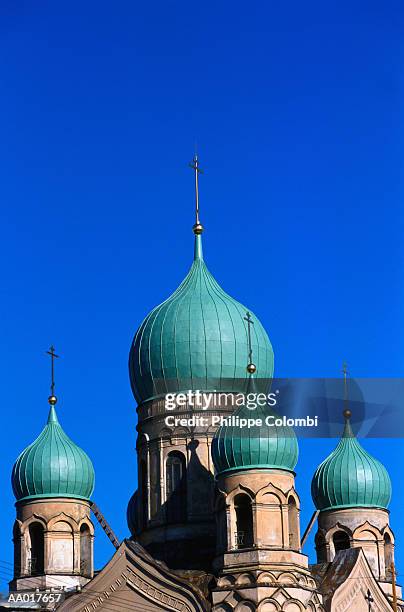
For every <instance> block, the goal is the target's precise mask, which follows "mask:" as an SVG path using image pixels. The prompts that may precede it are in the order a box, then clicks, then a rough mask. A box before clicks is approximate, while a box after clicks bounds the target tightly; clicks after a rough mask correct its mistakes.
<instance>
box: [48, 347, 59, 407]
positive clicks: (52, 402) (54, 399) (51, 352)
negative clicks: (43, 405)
mask: <svg viewBox="0 0 404 612" xmlns="http://www.w3.org/2000/svg"><path fill="white" fill-rule="evenodd" d="M46 354H47V355H50V357H51V386H50V390H51V394H50V396H49V397H48V402H49V404H50V405H51V406H54V405H55V404H56V402H57V401H58V398H57V397H56V395H55V359H57V358H59V355H56V353H55V347H54V346H53V344H52V346H51V347H50V349H49V351H46Z"/></svg>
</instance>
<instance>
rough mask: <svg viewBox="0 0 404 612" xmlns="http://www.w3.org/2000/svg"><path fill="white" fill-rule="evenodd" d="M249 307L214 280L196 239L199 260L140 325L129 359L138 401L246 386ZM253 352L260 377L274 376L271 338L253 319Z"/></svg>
mask: <svg viewBox="0 0 404 612" xmlns="http://www.w3.org/2000/svg"><path fill="white" fill-rule="evenodd" d="M246 312H247V309H246V307H245V306H243V305H242V304H240V303H239V302H237V301H236V300H234V299H233V298H231V297H230V296H229V295H228V294H227V293H225V292H224V291H223V289H222V288H221V287H220V286H219V285H218V283H217V282H216V281H215V279H214V278H213V276H212V274H211V273H210V272H209V270H208V269H207V267H206V264H205V262H204V260H203V256H202V239H201V236H200V235H196V236H195V257H194V262H193V264H192V266H191V269H190V271H189V273H188V274H187V276H186V278H185V279H184V281H183V282H182V283H181V285H180V286H179V287H178V289H177V290H176V291H175V292H174V293H173V294H172V295H171V296H170V297H169V298H168V299H167V300H166V301H165V302H163V303H162V304H160V305H159V306H157V307H156V308H154V310H152V312H151V313H150V314H149V315H148V316H147V317H146V318H145V320H144V321H143V323H142V324H141V326H140V327H139V329H138V331H137V333H136V335H135V338H134V340H133V343H132V347H131V351H130V356H129V373H130V380H131V385H132V390H133V393H134V396H135V398H136V400H137V402H138V403H140V402H142V401H146V400H148V399H151V398H153V397H158V396H160V395H163V394H165V393H168V392H171V393H172V392H178V391H184V390H188V389H200V390H206V391H215V390H216V391H239V390H241V391H242V390H245V388H244V389H243V388H241V389H240V380H242V381H244V384H246V382H247V374H246V370H245V364H246V360H247V356H248V350H249V348H248V327H247V322H246V320H245V318H244V317H245V316H246ZM253 319H254V325H253V326H252V331H251V335H252V349H253V351H254V355H255V359H256V364H257V368H258V372H259V376H260V377H261V378H271V377H272V374H273V362H274V356H273V350H272V346H271V343H270V341H269V338H268V335H267V333H266V332H265V330H264V328H263V327H262V325H261V323H260V322H259V320H258V319H257V318H256V317H253Z"/></svg>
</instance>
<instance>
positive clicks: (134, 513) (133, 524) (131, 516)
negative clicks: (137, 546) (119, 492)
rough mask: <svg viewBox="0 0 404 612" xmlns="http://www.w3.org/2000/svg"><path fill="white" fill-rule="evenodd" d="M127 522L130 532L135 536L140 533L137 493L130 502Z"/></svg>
mask: <svg viewBox="0 0 404 612" xmlns="http://www.w3.org/2000/svg"><path fill="white" fill-rule="evenodd" d="M126 522H127V523H128V527H129V531H130V532H131V534H132V535H133V536H135V535H136V534H137V533H138V532H139V521H138V492H137V491H135V492H134V494H133V495H132V497H131V498H130V500H129V503H128V508H127V510H126Z"/></svg>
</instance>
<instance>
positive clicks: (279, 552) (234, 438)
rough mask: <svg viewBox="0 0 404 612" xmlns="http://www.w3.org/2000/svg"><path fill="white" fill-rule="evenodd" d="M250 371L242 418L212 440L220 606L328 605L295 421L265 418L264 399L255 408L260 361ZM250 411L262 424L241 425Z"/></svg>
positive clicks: (221, 610)
mask: <svg viewBox="0 0 404 612" xmlns="http://www.w3.org/2000/svg"><path fill="white" fill-rule="evenodd" d="M250 354H251V352H250ZM247 371H248V373H249V375H250V381H249V383H250V384H249V387H248V392H247V395H246V398H249V399H248V402H249V403H247V399H246V403H245V404H244V405H243V406H241V407H240V408H239V409H238V410H237V411H236V412H235V415H234V416H235V417H236V418H237V417H239V421H237V420H235V424H234V425H233V424H231V425H228V426H227V425H226V426H224V427H221V428H220V429H219V430H218V431H217V432H216V435H215V437H214V439H213V442H212V458H213V462H214V465H215V468H216V487H217V494H216V504H215V512H216V525H217V550H216V560H215V570H216V573H217V574H218V580H217V586H216V588H215V589H214V591H213V603H214V607H213V610H214V612H225V611H230V610H239V609H240V610H241V609H242V610H256V609H259V610H261V609H262V610H268V611H270V610H280V609H282V610H283V609H286V608H284V607H283V605H284V604H285V602H288V606H289V607H288V608H287V609H288V610H289V609H290V610H296V611H297V610H310V611H313V610H323V607H322V605H321V599H320V598H319V596H318V594H316V584H315V581H314V579H313V578H312V576H311V575H310V571H309V568H308V559H307V556H306V555H304V554H303V553H302V551H301V544H300V520H299V514H300V501H299V497H298V495H297V492H296V489H295V473H294V471H293V470H294V467H295V465H296V462H297V457H298V445H297V440H296V436H295V434H294V432H293V430H292V429H291V428H289V427H286V426H274V427H271V428H270V427H268V426H267V425H266V424H265V420H266V418H267V417H268V416H269V415H271V414H272V415H273V416H275V414H274V413H272V412H271V409H270V407H269V406H268V405H262V404H261V405H260V403H258V402H257V403H256V405H255V409H254V410H253V409H252V407H251V405H249V404H251V401H253V399H254V398H256V400H257V398H259V397H262V395H263V394H262V393H259V392H258V388H257V385H256V380H255V379H254V373H255V371H256V367H255V365H254V364H253V363H250V364H249V365H248V366H247ZM249 418H250V419H251V418H253V420H254V422H255V424H254V425H252V426H250V427H240V425H239V424H238V423H240V422H241V420H242V419H244V420H245V421H247V419H249ZM270 429H272V430H273V431H272V432H271V431H270ZM303 602H304V604H305V607H303V608H302V603H303Z"/></svg>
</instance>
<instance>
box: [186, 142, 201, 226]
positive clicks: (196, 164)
mask: <svg viewBox="0 0 404 612" xmlns="http://www.w3.org/2000/svg"><path fill="white" fill-rule="evenodd" d="M189 166H190V168H192V169H193V170H194V171H195V223H196V225H199V224H200V221H199V185H198V174H203V171H202V170H201V169H200V167H199V162H198V156H197V155H196V154H195V155H194V159H193V160H192V162H191V163H190V164H189Z"/></svg>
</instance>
